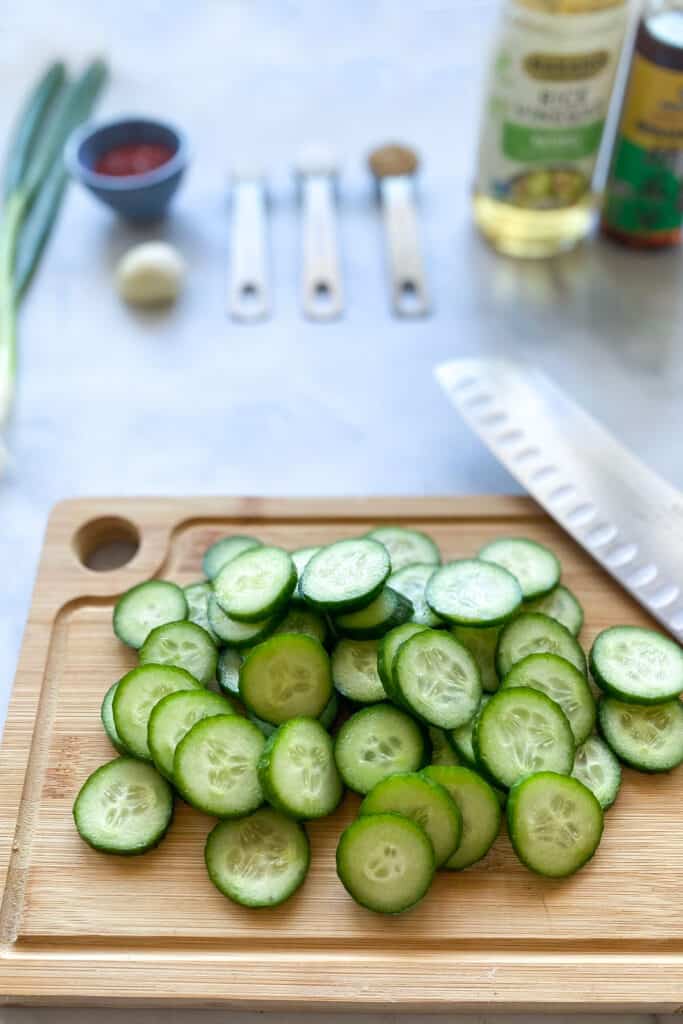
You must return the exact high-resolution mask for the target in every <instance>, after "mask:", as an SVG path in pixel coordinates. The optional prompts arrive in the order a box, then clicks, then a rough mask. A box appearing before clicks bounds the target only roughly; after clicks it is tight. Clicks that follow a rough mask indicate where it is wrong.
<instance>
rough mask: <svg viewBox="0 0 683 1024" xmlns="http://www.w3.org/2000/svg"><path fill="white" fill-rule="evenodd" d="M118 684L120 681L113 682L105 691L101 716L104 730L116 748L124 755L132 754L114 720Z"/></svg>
mask: <svg viewBox="0 0 683 1024" xmlns="http://www.w3.org/2000/svg"><path fill="white" fill-rule="evenodd" d="M118 685H119V684H118V682H116V683H113V684H112V685H111V686H110V687H109V689H108V690H107V692H106V693H105V695H104V698H103V700H102V707H101V709H100V718H101V719H102V725H103V726H104V731H105V732H106V734H107V739H108V740H109V742H110V743H111V745H112V747H113V748H114V750H115V751H116V752H117V753H119V754H122V755H123V756H126V755H127V756H130V751H129V750H128V747H127V746H126V745H125V743H124V742H123V740H122V739H121V737H120V736H119V734H118V731H117V729H116V722H115V721H114V711H113V708H112V705H113V703H114V694H115V693H116V687H117V686H118Z"/></svg>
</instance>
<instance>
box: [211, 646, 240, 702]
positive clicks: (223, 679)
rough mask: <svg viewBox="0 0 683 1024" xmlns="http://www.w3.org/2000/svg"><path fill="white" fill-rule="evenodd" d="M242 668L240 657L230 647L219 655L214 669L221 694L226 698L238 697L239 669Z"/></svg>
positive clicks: (237, 652)
mask: <svg viewBox="0 0 683 1024" xmlns="http://www.w3.org/2000/svg"><path fill="white" fill-rule="evenodd" d="M241 667H242V655H241V654H240V652H239V651H234V650H232V648H230V647H226V649H225V650H224V651H223V652H222V653H221V655H220V657H219V658H218V666H217V668H216V678H217V679H218V685H219V687H220V690H221V693H224V694H225V696H226V697H239V695H240V668H241Z"/></svg>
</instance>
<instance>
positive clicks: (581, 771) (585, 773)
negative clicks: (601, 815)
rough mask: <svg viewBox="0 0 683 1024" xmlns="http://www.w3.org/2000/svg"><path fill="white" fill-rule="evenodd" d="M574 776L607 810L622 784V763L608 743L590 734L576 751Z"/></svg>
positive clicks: (604, 809)
mask: <svg viewBox="0 0 683 1024" xmlns="http://www.w3.org/2000/svg"><path fill="white" fill-rule="evenodd" d="M572 777H573V778H575V779H578V780H579V782H582V783H583V784H584V786H587V787H588V789H590V791H591V793H592V794H593V796H594V797H595V798H596V799H597V801H598V803H599V804H600V806H601V807H602V809H603V811H606V810H607V808H608V807H611V806H612V804H613V803H614V801H615V800H616V798H617V794H618V792H619V787H620V786H621V765H620V764H619V762H618V761H617V759H616V757H615V756H614V754H613V753H612V751H611V750H610V748H609V747H608V746H607V744H606V743H603V742H602V740H601V739H599V737H597V736H589V737H588V739H587V740H586V741H585V742H584V743H582V744H581V746H580V747H579V748H578V750H577V751H576V754H575V756H574V767H573V769H572Z"/></svg>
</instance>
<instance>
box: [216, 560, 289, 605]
mask: <svg viewBox="0 0 683 1024" xmlns="http://www.w3.org/2000/svg"><path fill="white" fill-rule="evenodd" d="M268 574H270V577H271V582H270V585H269V586H268V588H267V589H265V588H264V587H263V586H259V583H258V581H259V579H261V578H262V577H263V576H264V575H268ZM250 580H251V584H250ZM296 583H297V574H296V568H295V567H294V562H293V561H292V559H291V558H290V557H289V554H288V553H287V552H286V551H284V550H283V549H282V548H276V547H266V546H264V545H260V546H259V547H256V548H251V549H250V550H249V551H245V552H243V554H241V555H238V556H237V558H233V559H232V561H230V562H228V564H227V565H225V566H223V568H222V569H221V571H220V572H219V573H218V576H216V578H215V579H214V581H213V588H214V594H215V597H216V600H217V602H218V604H219V605H220V607H221V608H222V609H223V611H224V612H225V614H226V615H228V616H229V617H230V618H231V619H236V620H237V621H238V622H247V623H249V622H262V621H263V620H264V619H269V618H271V617H272V616H273V615H276V614H277V613H278V612H280V611H283V609H285V608H286V607H287V604H288V603H289V599H290V597H291V596H292V594H293V592H294V588H295V587H296ZM250 588H251V593H249V590H250ZM245 592H246V596H245Z"/></svg>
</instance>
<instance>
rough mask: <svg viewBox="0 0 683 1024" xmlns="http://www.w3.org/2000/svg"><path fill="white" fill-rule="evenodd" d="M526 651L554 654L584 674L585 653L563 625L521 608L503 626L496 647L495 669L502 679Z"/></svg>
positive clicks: (525, 655)
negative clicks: (521, 610)
mask: <svg viewBox="0 0 683 1024" xmlns="http://www.w3.org/2000/svg"><path fill="white" fill-rule="evenodd" d="M529 654H557V655H558V656H559V657H560V658H566V659H567V661H570V662H571V663H572V665H574V666H575V667H576V668H577V669H578V670H579V672H582V673H583V675H584V676H585V675H586V656H585V654H584V653H583V651H582V649H581V647H580V646H579V643H578V641H577V640H576V638H575V637H574V636H572V634H571V633H570V632H569V630H568V629H566V628H565V627H564V626H563V625H561V624H560V623H559V622H557V621H556V620H555V619H551V618H549V617H548V616H547V615H541V614H540V613H539V612H523V613H522V614H521V615H518V616H517V618H516V619H513V620H512V622H509V623H508V624H507V626H505V627H504V628H503V630H502V631H501V634H500V636H499V638H498V647H497V650H496V671H497V672H498V675H499V677H500V678H501V679H504V678H505V676H506V675H507V674H508V672H509V671H510V669H511V668H512V666H513V665H514V664H516V662H518V661H521V660H522V658H526V657H527V656H528V655H529Z"/></svg>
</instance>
